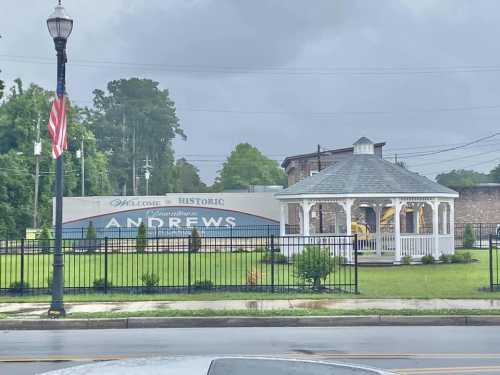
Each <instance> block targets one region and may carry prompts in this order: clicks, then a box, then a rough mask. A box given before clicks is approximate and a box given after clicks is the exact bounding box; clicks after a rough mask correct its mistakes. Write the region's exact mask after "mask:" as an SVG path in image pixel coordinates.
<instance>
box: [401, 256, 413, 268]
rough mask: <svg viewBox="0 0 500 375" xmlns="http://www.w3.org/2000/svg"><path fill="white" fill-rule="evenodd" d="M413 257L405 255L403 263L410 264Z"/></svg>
mask: <svg viewBox="0 0 500 375" xmlns="http://www.w3.org/2000/svg"><path fill="white" fill-rule="evenodd" d="M412 260H413V258H412V257H411V256H409V255H405V256H404V257H402V258H401V263H402V264H404V265H405V266H408V265H410V264H411V261H412Z"/></svg>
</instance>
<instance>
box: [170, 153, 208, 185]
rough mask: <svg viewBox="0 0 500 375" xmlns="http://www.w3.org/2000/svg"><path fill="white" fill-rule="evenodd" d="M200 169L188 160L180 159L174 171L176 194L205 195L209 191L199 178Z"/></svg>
mask: <svg viewBox="0 0 500 375" xmlns="http://www.w3.org/2000/svg"><path fill="white" fill-rule="evenodd" d="M198 173H199V171H198V168H196V167H195V166H194V165H192V164H190V163H188V162H187V160H186V159H179V160H177V162H176V164H175V169H174V181H175V186H174V192H176V193H203V192H206V191H207V185H205V184H204V183H203V182H202V181H201V179H200V176H199V174H198Z"/></svg>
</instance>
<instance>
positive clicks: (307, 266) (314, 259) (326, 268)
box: [293, 246, 335, 290]
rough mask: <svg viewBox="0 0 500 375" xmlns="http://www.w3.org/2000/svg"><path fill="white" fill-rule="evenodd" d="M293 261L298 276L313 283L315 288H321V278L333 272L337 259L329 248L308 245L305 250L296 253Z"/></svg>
mask: <svg viewBox="0 0 500 375" xmlns="http://www.w3.org/2000/svg"><path fill="white" fill-rule="evenodd" d="M293 263H294V266H295V271H296V273H297V276H299V277H300V278H301V279H304V280H305V281H307V282H310V283H312V286H313V289H315V290H319V289H321V280H324V279H326V278H327V276H328V275H329V274H330V273H331V272H333V270H334V267H335V259H334V257H332V256H331V254H330V251H329V250H328V249H322V248H321V247H320V246H306V247H305V248H304V250H303V251H302V252H301V253H299V254H295V255H294V257H293Z"/></svg>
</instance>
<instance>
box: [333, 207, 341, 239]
mask: <svg viewBox="0 0 500 375" xmlns="http://www.w3.org/2000/svg"><path fill="white" fill-rule="evenodd" d="M333 218H334V220H335V234H339V232H340V229H339V217H338V215H337V207H336V205H335V204H334V205H333Z"/></svg>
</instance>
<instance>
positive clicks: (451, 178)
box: [436, 169, 490, 189]
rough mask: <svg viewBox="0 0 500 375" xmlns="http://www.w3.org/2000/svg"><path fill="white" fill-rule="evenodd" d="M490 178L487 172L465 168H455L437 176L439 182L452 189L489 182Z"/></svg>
mask: <svg viewBox="0 0 500 375" xmlns="http://www.w3.org/2000/svg"><path fill="white" fill-rule="evenodd" d="M489 180H490V178H489V176H488V175H487V174H484V173H479V172H475V171H470V170H465V169H459V170H455V169H454V170H452V171H451V172H448V173H441V174H439V175H438V176H437V177H436V181H437V182H438V183H440V184H441V185H444V186H447V187H449V188H451V189H453V188H455V189H457V188H464V187H470V186H474V185H477V184H479V183H482V182H489Z"/></svg>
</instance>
